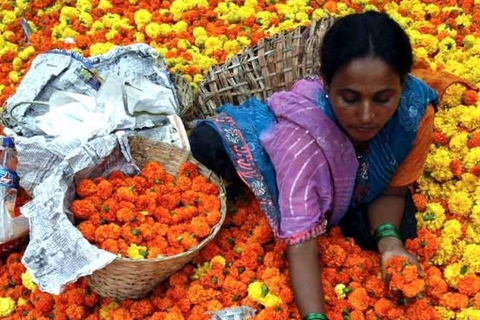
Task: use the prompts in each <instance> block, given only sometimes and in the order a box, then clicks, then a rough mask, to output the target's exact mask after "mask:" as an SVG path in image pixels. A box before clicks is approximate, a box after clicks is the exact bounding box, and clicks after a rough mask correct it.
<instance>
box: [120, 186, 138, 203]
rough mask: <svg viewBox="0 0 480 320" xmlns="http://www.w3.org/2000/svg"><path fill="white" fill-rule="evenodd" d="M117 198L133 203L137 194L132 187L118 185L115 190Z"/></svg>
mask: <svg viewBox="0 0 480 320" xmlns="http://www.w3.org/2000/svg"><path fill="white" fill-rule="evenodd" d="M116 195H117V197H118V199H120V200H124V201H128V202H132V203H135V201H136V200H137V195H136V194H135V191H134V190H133V187H120V188H118V189H117V191H116Z"/></svg>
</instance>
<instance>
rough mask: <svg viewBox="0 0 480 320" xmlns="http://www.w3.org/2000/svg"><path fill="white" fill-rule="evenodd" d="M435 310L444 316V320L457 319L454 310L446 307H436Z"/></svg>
mask: <svg viewBox="0 0 480 320" xmlns="http://www.w3.org/2000/svg"><path fill="white" fill-rule="evenodd" d="M434 308H435V310H436V311H437V313H438V314H439V315H440V317H441V318H442V320H453V319H455V312H453V311H452V310H449V309H447V308H445V307H439V306H437V307H434Z"/></svg>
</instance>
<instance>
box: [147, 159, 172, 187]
mask: <svg viewBox="0 0 480 320" xmlns="http://www.w3.org/2000/svg"><path fill="white" fill-rule="evenodd" d="M142 175H143V176H144V177H145V178H146V179H147V181H148V183H149V184H150V185H159V184H162V183H164V182H165V180H166V178H167V173H166V171H165V168H164V167H163V166H162V165H161V164H160V163H158V162H156V161H152V162H149V163H147V164H146V165H145V167H143V169H142Z"/></svg>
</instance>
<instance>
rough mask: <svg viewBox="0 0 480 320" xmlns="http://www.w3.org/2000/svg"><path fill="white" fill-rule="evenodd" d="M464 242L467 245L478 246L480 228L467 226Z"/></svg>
mask: <svg viewBox="0 0 480 320" xmlns="http://www.w3.org/2000/svg"><path fill="white" fill-rule="evenodd" d="M465 240H466V241H467V242H468V243H475V244H480V228H479V227H477V228H475V227H474V226H467V231H466V235H465Z"/></svg>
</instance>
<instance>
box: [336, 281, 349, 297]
mask: <svg viewBox="0 0 480 320" xmlns="http://www.w3.org/2000/svg"><path fill="white" fill-rule="evenodd" d="M346 291H347V286H345V285H344V284H343V283H339V284H337V285H336V286H335V294H336V295H337V298H338V299H340V300H343V299H345V297H346V296H347V293H346Z"/></svg>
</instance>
